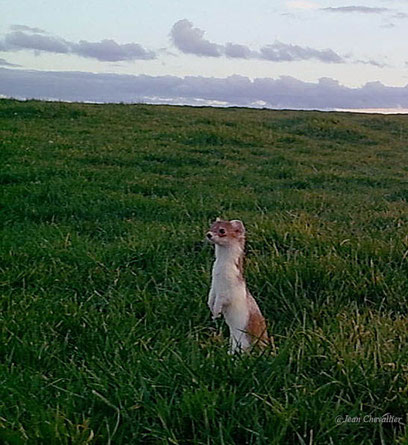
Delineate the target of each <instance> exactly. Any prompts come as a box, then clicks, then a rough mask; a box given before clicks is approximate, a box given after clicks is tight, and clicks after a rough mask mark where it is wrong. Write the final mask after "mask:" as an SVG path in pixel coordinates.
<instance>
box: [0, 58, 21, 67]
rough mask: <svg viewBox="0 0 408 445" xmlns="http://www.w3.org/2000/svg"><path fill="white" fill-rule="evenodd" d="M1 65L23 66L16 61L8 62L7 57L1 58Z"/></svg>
mask: <svg viewBox="0 0 408 445" xmlns="http://www.w3.org/2000/svg"><path fill="white" fill-rule="evenodd" d="M0 66H10V67H11V66H14V67H17V66H21V65H16V64H15V63H10V62H7V60H5V59H1V58H0Z"/></svg>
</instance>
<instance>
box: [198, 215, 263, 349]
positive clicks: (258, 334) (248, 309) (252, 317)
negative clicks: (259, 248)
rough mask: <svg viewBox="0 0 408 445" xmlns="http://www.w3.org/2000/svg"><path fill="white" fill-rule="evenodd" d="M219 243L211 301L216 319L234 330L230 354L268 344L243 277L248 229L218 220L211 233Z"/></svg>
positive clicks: (210, 238)
mask: <svg viewBox="0 0 408 445" xmlns="http://www.w3.org/2000/svg"><path fill="white" fill-rule="evenodd" d="M207 239H208V240H209V241H210V242H211V243H213V244H215V262H214V266H213V270H212V281H211V290H210V295H209V298H208V306H209V307H210V310H211V313H212V315H213V319H215V318H218V317H219V316H220V315H221V314H222V315H223V316H224V318H225V321H226V322H227V324H228V326H229V328H230V334H231V337H230V352H231V353H235V352H237V351H245V350H247V349H248V348H250V347H251V346H254V345H256V344H258V345H260V346H265V345H266V344H267V343H268V342H269V339H268V335H267V332H266V323H265V319H264V317H263V316H262V314H261V311H260V309H259V307H258V305H257V303H256V301H255V299H254V298H253V296H252V295H251V294H250V293H249V290H248V288H247V285H246V282H245V278H244V276H243V261H244V246H245V227H244V225H243V224H242V222H241V221H239V220H232V221H221V220H220V219H218V218H217V220H216V221H215V223H213V224H212V226H211V227H210V230H209V231H208V233H207Z"/></svg>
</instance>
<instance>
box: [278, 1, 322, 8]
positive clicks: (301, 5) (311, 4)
mask: <svg viewBox="0 0 408 445" xmlns="http://www.w3.org/2000/svg"><path fill="white" fill-rule="evenodd" d="M286 5H287V7H288V8H290V9H317V8H318V7H319V5H318V4H317V3H315V2H308V1H302V0H298V1H289V2H286Z"/></svg>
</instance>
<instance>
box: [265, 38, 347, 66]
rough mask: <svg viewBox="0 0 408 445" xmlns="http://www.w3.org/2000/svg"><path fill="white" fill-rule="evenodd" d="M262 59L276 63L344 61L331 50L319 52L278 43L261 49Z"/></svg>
mask: <svg viewBox="0 0 408 445" xmlns="http://www.w3.org/2000/svg"><path fill="white" fill-rule="evenodd" d="M261 58H262V59H265V60H272V61H274V62H293V61H299V60H309V59H316V60H319V61H320V62H325V63H342V62H344V59H343V58H342V57H340V56H339V55H338V54H336V53H335V52H334V51H333V50H331V49H324V50H317V49H313V48H308V47H302V46H298V45H290V44H287V43H282V42H278V41H276V42H275V43H273V44H272V45H266V46H264V47H263V48H261Z"/></svg>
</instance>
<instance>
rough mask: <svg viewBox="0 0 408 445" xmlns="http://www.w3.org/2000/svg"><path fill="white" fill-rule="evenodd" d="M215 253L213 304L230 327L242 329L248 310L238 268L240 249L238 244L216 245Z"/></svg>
mask: <svg viewBox="0 0 408 445" xmlns="http://www.w3.org/2000/svg"><path fill="white" fill-rule="evenodd" d="M215 253H216V260H215V263H214V266H213V271H212V283H211V292H212V294H213V295H214V306H215V307H218V308H219V309H220V311H221V313H222V314H223V315H224V318H225V321H226V322H227V324H228V325H229V327H230V329H234V330H242V331H244V330H245V328H246V326H247V323H248V317H249V311H248V301H247V289H246V284H245V281H244V279H243V277H242V275H241V273H240V271H239V268H238V259H239V257H240V255H241V254H242V250H241V249H240V247H239V246H237V247H235V248H225V247H222V246H216V252H215Z"/></svg>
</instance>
